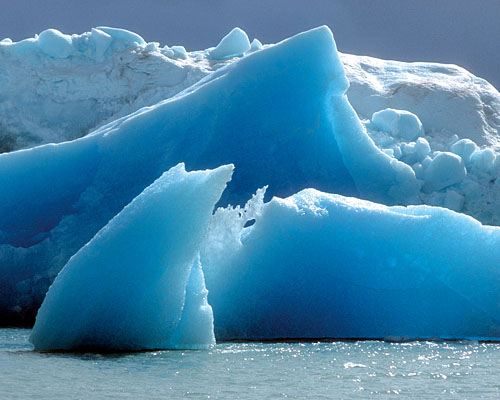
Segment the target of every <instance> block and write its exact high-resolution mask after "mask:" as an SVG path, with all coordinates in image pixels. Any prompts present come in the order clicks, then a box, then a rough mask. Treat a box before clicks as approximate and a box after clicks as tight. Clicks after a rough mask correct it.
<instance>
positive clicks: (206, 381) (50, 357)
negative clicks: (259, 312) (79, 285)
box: [0, 329, 500, 400]
mask: <svg viewBox="0 0 500 400" xmlns="http://www.w3.org/2000/svg"><path fill="white" fill-rule="evenodd" d="M29 334H30V330H27V329H0V399H2V400H4V399H28V398H37V399H68V398H72V399H77V398H80V399H89V398H92V399H93V398H111V399H112V398H114V399H129V398H130V399H140V398H147V399H160V398H161V399H166V398H168V399H176V398H193V399H219V398H220V399H281V398H292V399H295V398H300V399H304V398H307V399H341V398H346V399H356V398H359V399H366V398H398V397H399V398H405V399H406V398H415V399H431V398H436V397H440V398H443V399H445V398H446V399H448V398H460V399H463V398H469V399H478V398H497V397H499V396H500V344H498V343H477V342H407V343H386V342H379V341H353V342H319V343H220V344H217V345H216V346H215V347H213V348H212V349H210V350H206V351H154V352H144V353H133V354H113V355H99V354H40V353H36V352H34V351H32V350H31V349H32V347H31V345H30V344H29V342H28V337H29Z"/></svg>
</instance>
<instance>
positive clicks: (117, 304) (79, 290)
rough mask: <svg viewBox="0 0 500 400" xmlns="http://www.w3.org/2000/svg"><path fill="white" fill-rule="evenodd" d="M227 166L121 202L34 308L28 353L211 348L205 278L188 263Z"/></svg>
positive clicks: (168, 178) (164, 181)
mask: <svg viewBox="0 0 500 400" xmlns="http://www.w3.org/2000/svg"><path fill="white" fill-rule="evenodd" d="M232 169H233V168H232V166H224V167H220V168H218V169H216V170H213V171H197V172H190V173H186V171H185V170H184V165H182V164H180V165H178V166H176V167H174V168H172V169H170V170H169V171H168V172H166V173H164V174H163V175H162V176H161V177H160V178H159V179H158V180H156V181H155V182H154V183H153V184H152V185H151V186H149V187H148V188H147V189H145V190H144V192H142V193H141V194H140V195H139V196H137V197H136V198H135V199H134V200H133V201H132V202H131V203H130V204H129V205H127V206H126V207H125V208H124V209H123V211H121V212H120V213H119V214H118V215H117V216H115V217H114V218H113V219H112V220H111V221H110V222H109V223H108V224H107V225H106V226H105V227H104V228H103V229H101V230H100V231H99V232H98V233H97V235H96V236H95V237H94V238H93V239H92V240H91V241H90V242H89V243H87V244H86V245H85V246H84V247H82V249H81V250H80V251H79V252H78V253H76V255H74V256H73V257H72V258H71V259H70V260H69V262H68V263H67V264H66V266H65V267H64V268H63V270H62V271H61V272H60V273H59V275H58V276H57V278H56V280H55V281H54V283H53V285H52V286H51V287H50V290H49V292H48V293H47V296H46V297H45V300H44V302H43V304H42V306H41V308H40V309H39V310H38V315H37V319H36V323H35V326H34V328H33V332H32V335H31V339H30V340H31V342H32V343H33V344H34V345H35V349H37V350H77V349H106V350H141V349H157V348H176V347H177V348H179V347H182V348H193V347H194V348H197V347H203V346H208V345H210V344H213V343H214V336H213V317H212V313H211V309H210V307H209V306H208V304H207V303H206V294H207V292H206V289H205V285H204V279H203V272H202V271H201V268H200V267H199V263H196V264H195V266H194V268H192V266H193V262H194V261H195V259H196V257H197V253H198V252H199V248H200V243H201V240H202V238H203V237H204V235H205V232H206V229H207V227H208V224H209V221H210V217H211V215H212V211H213V208H214V205H215V203H216V202H217V200H218V199H219V197H220V195H221V193H222V191H223V190H224V188H225V186H226V183H227V181H229V180H230V178H231V174H232ZM190 275H191V276H190ZM188 281H189V283H188Z"/></svg>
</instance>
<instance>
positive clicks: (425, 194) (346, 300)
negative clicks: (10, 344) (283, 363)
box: [0, 27, 500, 349]
mask: <svg viewBox="0 0 500 400" xmlns="http://www.w3.org/2000/svg"><path fill="white" fill-rule="evenodd" d="M40 38H42V40H40ZM17 64H19V65H22V68H14V66H15V65H17ZM0 68H4V69H5V70H8V71H10V72H9V74H3V75H2V76H0V90H2V96H3V99H5V101H3V100H0V121H2V122H1V126H0V136H2V137H3V139H4V140H2V141H1V143H2V146H4V150H11V149H18V148H20V147H31V146H33V145H36V144H37V143H46V142H61V143H58V144H46V145H42V146H36V147H32V148H29V149H23V150H20V151H13V152H10V153H5V154H1V155H0V170H1V171H2V174H0V187H2V191H0V204H1V207H0V293H1V294H2V295H1V296H0V318H1V319H0V321H1V323H2V324H3V325H17V324H31V323H32V322H33V321H34V318H35V314H36V311H37V310H38V308H39V306H40V304H41V303H42V301H43V300H44V297H45V295H46V293H47V289H48V287H49V286H50V285H51V283H52V282H53V281H54V278H55V277H56V276H57V278H56V280H55V281H54V284H53V285H52V287H51V289H50V291H49V293H48V295H47V297H46V298H45V301H44V305H43V306H42V309H41V310H40V313H39V318H38V319H37V325H38V327H37V328H36V332H40V333H36V334H35V333H34V336H33V341H34V342H35V344H36V346H37V348H39V349H54V348H57V344H56V342H58V343H59V342H60V343H64V346H66V347H65V348H67V349H69V348H85V347H94V348H98V347H103V348H111V347H112V346H113V343H114V342H116V347H115V348H117V349H118V348H120V349H139V348H153V347H154V346H158V347H168V348H183V347H189V348H196V347H197V346H200V347H203V346H206V345H207V344H208V343H212V342H213V338H214V331H213V328H214V323H215V333H216V336H217V338H222V339H248V338H254V339H258V338H280V337H294V338H299V337H327V336H328V337H339V338H340V337H349V338H354V337H370V338H383V337H389V336H391V337H397V336H408V337H414V338H416V337H433V336H434V335H436V337H442V338H447V337H450V338H495V337H498V329H497V326H498V325H497V322H496V320H495V318H494V315H495V312H496V310H495V309H494V305H495V304H497V302H498V299H496V298H495V296H494V292H495V291H496V290H497V288H498V286H497V283H496V282H497V276H496V272H495V269H496V268H497V265H496V264H495V263H497V262H498V261H495V257H498V252H497V251H496V247H498V229H497V228H490V227H486V226H482V225H481V224H480V223H479V222H478V221H475V220H474V219H472V218H470V217H467V216H465V215H462V214H457V213H454V212H451V211H449V210H445V209H442V208H440V207H447V208H449V209H452V210H456V211H460V212H463V213H465V214H469V215H471V216H473V217H474V218H476V219H478V220H479V221H481V222H482V223H485V224H496V225H500V209H499V208H498V199H499V198H500V179H498V177H499V176H500V157H499V156H498V140H497V139H498V129H497V128H498V123H497V122H498V121H497V116H498V112H499V111H498V110H499V109H500V108H498V107H497V105H500V101H498V100H499V99H500V95H499V94H498V92H497V91H496V90H495V89H494V88H492V87H491V85H489V84H487V82H485V81H482V80H480V79H479V78H476V77H474V76H473V75H471V74H469V73H468V72H467V71H465V70H463V69H460V68H458V67H454V66H444V65H439V64H428V63H420V64H408V63H397V62H390V61H384V60H377V59H372V58H365V57H356V56H349V55H342V54H339V53H338V52H337V49H336V45H335V42H334V40H333V36H332V34H331V31H330V30H329V29H328V28H327V27H320V28H316V29H313V30H311V31H308V32H304V33H301V34H299V35H296V36H294V37H292V38H289V39H287V40H284V41H282V42H280V43H278V44H275V45H265V46H262V44H261V43H260V42H259V41H258V40H257V39H254V40H253V41H252V43H250V42H249V40H248V36H247V35H246V33H244V32H243V31H241V30H240V29H234V30H233V31H231V32H230V33H229V34H228V35H227V36H226V37H225V38H223V40H222V41H221V42H220V43H219V45H218V46H217V47H215V48H210V49H207V50H204V51H198V52H187V51H186V50H185V49H184V48H183V47H182V46H172V47H168V46H164V47H160V45H159V43H155V42H151V43H146V42H145V41H144V40H143V39H142V38H141V37H140V36H139V35H137V34H135V33H133V32H130V31H126V30H123V29H117V28H109V27H98V28H94V29H92V30H91V32H87V33H84V34H82V35H65V34H63V33H61V32H59V31H56V30H48V31H45V32H42V34H40V35H39V36H37V37H35V38H32V39H26V40H25V41H21V42H17V43H13V42H12V41H2V42H0ZM34 71H36V73H35V72H34ZM407 78H408V79H407ZM405 79H407V81H405ZM19 82H24V83H26V87H25V88H24V87H19ZM426 82H427V83H426ZM16 85H17V86H16ZM349 85H350V86H349ZM24 89H26V90H24ZM104 89H106V90H104ZM437 105H439V106H437ZM19 110H28V111H31V110H33V112H32V113H31V112H27V113H21V112H20V111H19ZM443 110H444V111H446V112H444V111H443ZM25 114H28V115H29V118H28V117H27V116H26V115H25ZM64 140H69V141H64ZM0 151H1V149H0ZM182 162H184V163H185V165H186V168H187V169H188V170H206V169H214V168H217V167H219V166H220V165H227V164H234V165H235V173H234V176H233V177H232V180H231V182H229V183H228V185H227V188H226V190H224V191H223V192H222V189H221V190H220V193H219V196H217V198H215V199H213V202H212V203H210V205H209V204H208V202H207V203H206V206H207V207H209V206H210V212H208V214H207V215H208V216H209V215H210V213H211V210H212V209H213V207H214V204H215V202H217V206H219V207H225V206H228V205H229V204H232V205H233V206H234V207H233V206H231V207H226V208H219V209H218V211H217V212H216V213H215V215H214V216H213V217H212V223H211V224H210V225H209V227H208V236H207V237H206V239H204V240H203V243H202V239H201V236H203V235H204V234H202V232H204V231H205V228H206V226H205V228H203V227H202V226H201V225H203V224H201V225H200V227H199V228H200V230H199V231H198V227H196V229H195V228H193V230H194V231H195V232H196V238H198V239H199V240H198V239H197V240H198V242H197V243H198V244H197V245H196V246H194V245H193V246H192V247H190V249H191V250H192V251H191V250H189V252H188V251H186V254H187V253H189V254H190V255H189V257H187V256H186V259H185V262H183V267H182V268H180V267H179V269H178V270H177V269H176V267H175V266H174V267H172V268H173V269H168V268H167V269H166V271H170V272H168V274H170V275H169V276H170V277H171V278H172V279H171V280H170V282H174V281H175V287H176V288H177V289H179V290H176V292H175V293H172V297H169V295H168V294H165V293H162V294H158V293H157V292H153V294H151V293H149V295H150V296H147V295H146V294H144V296H145V298H150V299H152V300H153V301H154V299H163V300H161V301H164V302H167V303H168V304H172V307H171V308H170V309H169V310H170V311H168V312H167V313H166V314H168V318H167V320H169V321H170V322H168V324H167V325H168V327H165V326H164V325H161V324H160V323H158V324H156V322H154V319H153V318H151V319H150V320H149V322H148V324H149V325H148V324H143V325H144V330H143V331H142V330H141V329H140V328H136V329H135V330H134V331H133V332H131V329H132V328H131V327H132V325H134V324H136V325H137V326H138V327H139V326H142V325H141V324H142V323H136V322H134V321H138V319H135V318H136V316H137V315H138V314H141V315H142V314H144V317H147V315H151V309H152V308H149V307H147V306H144V307H145V308H144V309H142V308H141V307H142V305H140V304H138V302H136V301H135V300H134V301H133V304H125V303H123V302H122V301H121V300H122V299H123V298H122V297H120V296H122V295H123V294H122V293H121V292H119V291H117V290H116V289H115V288H113V289H112V290H111V291H110V294H113V296H116V298H117V299H118V301H113V302H111V303H112V304H114V305H116V308H117V309H116V310H114V312H116V314H117V315H122V314H126V313H128V311H127V310H128V309H129V308H130V310H131V313H130V319H128V320H127V319H126V318H123V319H122V320H123V321H124V324H125V325H123V329H122V328H120V327H117V323H115V322H116V320H113V318H111V317H110V318H108V320H109V322H110V323H109V324H107V322H108V320H106V321H104V322H106V323H104V322H103V323H102V324H100V323H99V322H98V321H103V320H100V319H99V318H101V316H100V312H99V311H100V310H101V309H102V304H101V303H99V301H100V300H99V298H98V297H99V296H93V297H92V300H93V301H95V303H92V304H93V307H94V308H95V310H96V311H95V313H93V314H92V312H91V313H89V314H88V315H83V314H81V313H77V312H75V310H76V309H78V307H82V305H78V304H77V303H78V302H77V301H76V300H67V301H66V300H65V299H66V297H68V296H69V295H68V293H69V292H67V291H68V290H70V289H68V288H72V287H74V288H76V289H75V290H83V289H82V287H83V286H84V285H82V286H79V283H78V282H80V281H81V282H82V283H83V282H87V285H86V286H87V287H93V285H92V284H91V283H92V282H91V281H90V278H88V276H87V275H86V273H87V272H86V271H87V270H89V271H92V267H89V266H88V263H87V261H86V260H87V259H88V258H89V257H90V256H89V251H90V250H89V248H91V249H94V250H95V249H98V248H100V249H102V251H101V252H100V253H99V255H98V258H100V257H102V259H101V258H100V260H101V261H100V262H104V261H103V260H105V259H107V258H108V256H109V257H111V255H112V254H113V251H114V248H113V247H112V246H111V247H109V248H108V246H107V245H106V244H105V241H103V239H102V236H103V235H104V233H103V232H114V233H113V235H115V236H113V237H116V243H118V242H120V241H123V242H124V243H125V242H127V241H128V240H129V238H130V237H132V236H134V235H139V236H140V234H141V231H140V230H137V227H138V226H142V225H141V223H142V222H141V221H139V220H135V219H134V218H132V217H131V215H130V214H129V213H130V212H131V210H133V209H138V207H139V204H140V201H142V200H140V199H143V200H144V199H146V198H149V196H150V195H151V190H153V189H152V188H154V187H157V185H160V186H162V185H161V184H158V183H155V184H153V186H150V185H151V184H152V183H153V182H155V181H157V180H158V179H160V180H161V179H164V178H160V177H162V176H165V175H163V174H164V173H165V171H168V170H170V169H171V168H173V167H174V166H175V165H178V164H179V163H182ZM174 171H177V172H174ZM183 171H184V170H183V169H182V168H181V167H176V168H174V169H173V170H170V172H168V173H167V176H172V174H180V175H182V174H184V172H183ZM207 173H208V172H207ZM188 175H189V176H191V175H190V174H188ZM196 176H198V175H196ZM186 179H187V178H186ZM148 187H149V189H147V188H148ZM258 188H263V189H260V190H257V189H258ZM264 188H265V189H264ZM311 188H314V189H311ZM207 190H208V191H209V192H210V193H212V191H211V189H207ZM214 190H215V189H214ZM256 190H257V194H256V195H255V196H254V197H253V198H252V199H251V200H250V202H249V203H247V205H246V206H243V204H244V203H245V201H246V200H247V199H248V198H249V197H250V196H251V195H252V194H253V193H255V191H256ZM297 192H299V193H297ZM327 192H329V193H336V194H335V195H333V194H332V195H330V194H326V193H327ZM169 193H170V194H169V195H168V199H166V203H167V204H170V202H171V201H174V199H175V198H177V197H176V195H175V196H174V195H172V193H171V192H169ZM185 195H186V196H187V194H185ZM179 196H180V194H179ZM273 196H274V199H273V200H271V202H269V203H264V200H266V201H267V200H269V199H270V198H272V197H273ZM346 196H347V197H346ZM219 197H220V198H219ZM355 197H356V198H355ZM178 198H179V199H180V198H181V197H178ZM357 198H361V199H364V200H360V199H357ZM134 199H135V200H134ZM138 199H139V200H138ZM200 200H202V199H200ZM422 203H423V204H426V205H427V206H410V207H407V208H404V207H399V206H408V205H418V204H422ZM431 206H438V207H436V208H434V207H431ZM139 208H140V207H139ZM143 211H144V212H145V213H146V214H147V215H160V214H162V213H164V212H165V207H164V205H163V206H156V205H155V206H154V207H151V208H150V209H149V211H147V212H146V211H145V210H143ZM178 217H179V220H178V221H181V220H182V221H184V220H183V219H182V218H184V217H185V218H189V216H187V215H184V214H183V213H179V215H178ZM207 218H208V217H207ZM117 220H118V221H122V222H123V224H122V225H123V226H122V225H120V226H118V225H116V224H117V222H116V221H117ZM189 220H190V221H191V219H189ZM193 220H194V219H193ZM202 222H203V221H202ZM158 223H160V222H158ZM120 224H121V223H120ZM106 235H108V234H106ZM110 235H111V234H110ZM110 237H111V236H110ZM120 238H121V239H120ZM106 240H107V239H106ZM109 240H110V241H113V240H111V239H109ZM190 243H191V242H190ZM464 243H465V244H464ZM86 244H87V245H86ZM122 245H123V244H122ZM149 245H151V246H152V249H151V255H153V254H160V253H161V252H162V251H165V252H166V253H165V254H167V253H168V254H173V253H171V252H175V251H177V250H178V251H180V252H182V253H184V250H185V249H186V248H187V247H186V246H185V243H184V242H182V241H180V242H179V243H176V245H175V249H173V248H168V249H165V248H163V249H161V246H160V245H158V244H157V243H156V244H155V243H151V244H149ZM120 246H121V245H118V244H116V248H118V247H120ZM490 247H491V248H492V249H490ZM146 248H147V246H146V244H144V247H143V249H146ZM108 251H109V253H108ZM198 253H200V256H199V258H198V257H197V255H198ZM141 254H142V256H144V255H145V254H146V251H142V252H141V253H138V254H137V255H136V256H137V257H140V256H141ZM162 254H163V253H162ZM484 255H486V256H484ZM96 257H97V256H96ZM447 257H448V258H447ZM131 258H132V257H131ZM146 258H148V257H146ZM188 258H189V259H188ZM448 259H449V260H448ZM148 260H149V258H148ZM450 260H451V261H450ZM125 261H126V260H125ZM125 261H124V262H125ZM150 261H151V260H150ZM451 262H453V263H455V264H456V267H455V266H454V265H455V264H451ZM174 264H175V263H174ZM64 265H66V267H64V269H63V270H62V272H61V273H59V272H60V271H61V268H62V267H63V266H64ZM74 265H80V266H81V267H75V266H74ZM109 268H111V267H109ZM152 268H155V266H154V265H153V266H152ZM181 269H182V272H179V271H180V270H181ZM77 270H78V272H71V273H66V272H65V271H77ZM104 271H105V268H103V269H102V272H104ZM127 271H129V272H130V274H132V275H133V274H138V275H140V270H138V269H137V268H136V267H134V266H130V268H127ZM172 271H177V272H179V273H178V274H177V273H174V272H172ZM478 271H479V272H478ZM112 272H113V273H112V275H115V274H116V273H118V272H117V271H116V270H113V271H112ZM58 273H59V275H58ZM89 273H90V272H89ZM68 274H69V275H68ZM474 274H475V275H474ZM65 276H71V278H68V279H66V278H65ZM142 278H144V279H143V280H139V281H140V282H142V283H143V284H144V285H145V286H144V288H145V289H144V291H145V292H148V290H150V289H151V288H152V287H153V288H154V287H156V286H155V284H154V283H152V282H151V281H150V280H148V277H147V276H144V277H142ZM205 279H206V286H205ZM102 281H103V282H106V284H109V282H110V279H109V275H108V276H107V277H105V278H103V279H102ZM125 281H127V282H132V280H130V281H128V280H127V279H126V277H125V276H123V282H125ZM467 283H470V284H471V285H472V286H471V287H470V288H469V287H466V284H467ZM94 286H95V285H94ZM207 288H208V290H209V291H210V294H209V295H208V297H207ZM181 289H182V290H181ZM71 290H72V289H71ZM92 290H99V288H98V287H93V289H92ZM180 292H182V294H180ZM51 293H52V294H51ZM96 293H97V292H96ZM357 294H359V296H358V297H357ZM157 295H158V296H157ZM162 296H163V297H162ZM294 296H295V297H294ZM405 296H406V297H405ZM102 298H106V297H105V296H104V297H101V299H102ZM110 298H111V297H110ZM130 298H131V299H137V297H135V298H134V297H133V296H130ZM233 299H234V302H233ZM413 300H415V301H413ZM158 301H160V300H158ZM63 303H67V310H66V309H65V308H64V304H63ZM51 304H52V305H51ZM142 304H143V305H144V303H142ZM210 305H212V306H213V307H214V313H215V321H214V319H213V318H212V312H211V307H210ZM169 307H170V306H169ZM59 309H62V310H63V311H64V310H66V311H64V312H63V313H61V315H60V316H58V315H57V314H58V313H57V311H58V310H59ZM159 309H161V310H162V311H161V312H164V309H163V308H161V307H160V308H159ZM404 310H407V315H408V317H407V318H406V317H405V314H404ZM435 310H438V311H435ZM460 310H461V311H460ZM64 313H67V314H68V313H69V314H71V315H73V314H74V315H75V320H72V321H73V323H74V325H75V326H77V324H80V325H78V326H79V327H80V328H79V329H75V331H74V332H72V333H71V334H70V333H67V332H64V331H63V329H62V328H61V329H59V328H60V327H62V326H63V325H64V323H62V322H58V321H63V319H64V318H66V317H65V316H64V315H65V314H64ZM391 313H392V315H393V316H392V317H391ZM460 313H461V314H460ZM102 314H103V315H105V313H102ZM459 314H460V315H459ZM87 317H88V318H87ZM460 317H462V318H463V320H462V325H461V326H460V325H459V319H460ZM59 318H62V319H60V320H59ZM68 318H70V317H68ZM102 318H104V317H102ZM137 318H139V317H137ZM391 318H392V319H391ZM395 318H397V320H396V319H395ZM438 320H440V321H441V322H442V324H441V325H438ZM172 321H174V322H172ZM463 321H466V322H463ZM165 323H166V322H165ZM126 324H128V325H126ZM412 324H413V325H412ZM97 325H99V326H100V328H98V329H97V328H95V327H96V326H97ZM160 325H161V326H162V327H161V328H158V327H159V326H160ZM48 326H56V327H59V328H58V330H57V335H56V334H55V333H54V335H53V337H54V339H53V341H52V342H51V340H52V339H51V332H50V329H49V328H48ZM259 326H260V327H261V329H260V330H259ZM439 326H441V328H440V327H439ZM44 327H45V328H44ZM148 327H149V328H151V329H149V328H148ZM94 328H95V329H94ZM149 330H151V331H153V330H156V331H157V332H160V331H161V333H159V334H156V333H151V332H150V333H148V332H146V331H149ZM90 331H92V332H94V333H96V334H95V335H93V334H92V333H89V332H90ZM149 334H151V335H153V336H151V337H147V335H149ZM71 335H76V336H71ZM133 335H135V336H133ZM155 335H156V336H155ZM357 335H360V336H357ZM115 337H116V338H119V340H118V339H117V340H116V341H115V339H112V338H115Z"/></svg>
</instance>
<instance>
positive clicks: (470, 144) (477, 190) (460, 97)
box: [341, 54, 500, 225]
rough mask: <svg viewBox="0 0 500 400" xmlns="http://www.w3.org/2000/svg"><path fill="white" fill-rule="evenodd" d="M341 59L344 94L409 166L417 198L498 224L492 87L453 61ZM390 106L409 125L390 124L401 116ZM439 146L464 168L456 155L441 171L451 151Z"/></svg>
mask: <svg viewBox="0 0 500 400" xmlns="http://www.w3.org/2000/svg"><path fill="white" fill-rule="evenodd" d="M341 59H342V62H343V64H344V67H345V70H346V75H347V77H348V79H349V81H350V84H351V85H350V88H349V91H348V97H349V101H350V102H351V104H352V105H353V107H354V108H355V109H356V111H357V113H358V114H359V116H360V117H361V118H362V120H363V125H364V126H365V128H366V130H367V132H368V134H369V135H370V137H371V138H372V140H373V141H374V142H375V144H376V145H377V146H378V147H379V148H380V149H381V150H383V151H384V152H385V153H387V154H389V155H390V156H392V157H394V158H396V159H398V160H399V161H402V162H403V163H405V164H407V165H410V166H411V167H412V169H413V170H414V172H415V174H416V176H417V179H418V180H419V181H420V182H421V188H422V190H421V191H420V193H419V196H418V197H419V199H420V201H421V202H422V203H424V204H428V205H432V206H439V207H451V208H452V209H453V210H455V211H460V212H463V213H465V214H468V215H471V216H473V217H474V218H476V219H478V220H480V221H481V222H482V223H485V224H489V225H500V211H499V208H498V202H499V199H500V180H499V179H498V177H499V176H500V156H499V143H500V139H499V138H500V135H499V130H500V122H499V121H500V94H499V93H498V91H497V90H496V89H495V88H494V87H493V86H491V85H490V84H489V83H488V82H486V81H485V80H483V79H480V78H478V77H475V76H474V75H472V74H471V73H469V72H468V71H466V70H464V69H463V68H460V67H457V66H454V65H444V64H435V63H404V62H397V61H386V60H379V59H376V58H371V57H359V56H351V55H346V54H341ZM395 112H397V113H399V114H401V113H404V114H406V115H408V117H409V118H410V120H412V121H413V122H412V124H413V127H414V128H409V127H406V128H404V127H403V126H396V125H394V126H393V124H394V123H395V122H396V121H400V117H398V118H396V117H395V115H396V114H394V113H395ZM398 124H399V122H398ZM420 124H421V125H422V129H420V128H418V126H419V125H420ZM415 128H417V129H415ZM400 130H401V132H402V133H403V134H401V133H400V132H399V131H400ZM417 130H418V131H419V133H418V135H417ZM417 136H418V138H417ZM443 153H445V154H449V153H454V154H456V155H457V156H459V157H460V158H461V159H462V162H463V164H464V165H465V169H466V170H465V174H464V173H463V172H464V171H463V169H464V168H463V166H460V164H461V163H462V162H456V163H455V164H456V165H455V164H454V165H455V167H453V168H454V169H453V171H454V172H453V173H451V172H450V171H448V169H447V168H446V167H445V165H448V164H446V163H442V162H441V161H444V160H445V158H446V159H447V160H448V161H450V162H452V163H453V157H452V156H443V155H442V154H443ZM436 157H437V158H438V159H437V160H436V161H434V160H435V159H436ZM455 161H457V160H455ZM439 165H441V166H442V168H441V167H439V168H438V166H439ZM431 166H432V167H431ZM429 167H431V169H430V170H429V169H428V168H429ZM450 174H452V175H453V176H454V179H451V180H450V179H449V178H450Z"/></svg>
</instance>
